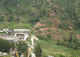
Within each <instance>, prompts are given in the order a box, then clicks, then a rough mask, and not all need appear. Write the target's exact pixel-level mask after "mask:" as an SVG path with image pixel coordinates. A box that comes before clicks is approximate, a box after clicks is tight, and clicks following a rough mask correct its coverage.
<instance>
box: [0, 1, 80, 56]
mask: <svg viewBox="0 0 80 57" xmlns="http://www.w3.org/2000/svg"><path fill="white" fill-rule="evenodd" d="M3 28H10V29H15V28H29V29H31V30H32V32H33V33H34V34H35V35H36V36H37V37H38V38H39V39H40V44H41V47H42V49H43V52H45V53H46V55H47V54H50V55H55V53H56V52H58V51H59V50H58V48H59V49H60V51H59V52H61V51H62V53H60V54H63V53H64V54H69V53H68V52H70V54H69V55H71V56H72V54H74V55H75V56H76V55H78V56H80V55H79V54H76V52H77V49H79V50H80V0H0V29H3ZM48 40H49V41H50V43H51V45H50V47H49V48H50V49H49V50H53V51H54V52H53V51H51V52H49V53H47V52H48V50H47V48H46V47H47V45H49V44H48ZM53 44H54V46H52V45H53ZM45 46H46V47H45ZM55 47H56V48H55ZM62 47H63V50H62V49H61V48H62ZM55 49H57V50H56V51H55ZM69 49H71V50H70V51H69ZM65 50H68V51H65ZM75 50H76V51H75ZM64 51H65V52H64ZM72 51H73V52H72ZM78 52H79V51H78ZM79 53H80V52H79ZM66 56H67V55H66Z"/></svg>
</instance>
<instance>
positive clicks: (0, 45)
mask: <svg viewBox="0 0 80 57" xmlns="http://www.w3.org/2000/svg"><path fill="white" fill-rule="evenodd" d="M10 48H14V44H13V43H12V42H10V41H7V40H3V39H0V51H3V52H5V51H7V52H8V51H9V49H10Z"/></svg>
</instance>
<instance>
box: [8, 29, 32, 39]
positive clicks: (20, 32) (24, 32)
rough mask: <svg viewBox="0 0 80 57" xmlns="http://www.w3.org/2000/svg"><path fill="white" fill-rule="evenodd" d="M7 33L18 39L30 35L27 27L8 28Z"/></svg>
mask: <svg viewBox="0 0 80 57" xmlns="http://www.w3.org/2000/svg"><path fill="white" fill-rule="evenodd" d="M8 35H10V36H12V37H13V38H16V39H18V40H26V39H27V38H28V36H29V35H30V30H29V29H13V30H11V29H10V30H8Z"/></svg>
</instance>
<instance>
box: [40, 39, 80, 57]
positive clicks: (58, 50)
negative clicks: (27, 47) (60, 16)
mask: <svg viewBox="0 0 80 57" xmlns="http://www.w3.org/2000/svg"><path fill="white" fill-rule="evenodd" d="M55 43H56V42H55V41H52V40H49V41H45V40H40V45H41V48H42V50H43V57H46V56H48V55H51V56H55V57H60V56H64V57H79V56H80V50H74V49H72V48H66V47H64V46H60V45H56V44H55Z"/></svg>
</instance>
